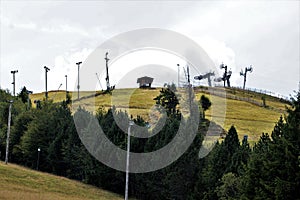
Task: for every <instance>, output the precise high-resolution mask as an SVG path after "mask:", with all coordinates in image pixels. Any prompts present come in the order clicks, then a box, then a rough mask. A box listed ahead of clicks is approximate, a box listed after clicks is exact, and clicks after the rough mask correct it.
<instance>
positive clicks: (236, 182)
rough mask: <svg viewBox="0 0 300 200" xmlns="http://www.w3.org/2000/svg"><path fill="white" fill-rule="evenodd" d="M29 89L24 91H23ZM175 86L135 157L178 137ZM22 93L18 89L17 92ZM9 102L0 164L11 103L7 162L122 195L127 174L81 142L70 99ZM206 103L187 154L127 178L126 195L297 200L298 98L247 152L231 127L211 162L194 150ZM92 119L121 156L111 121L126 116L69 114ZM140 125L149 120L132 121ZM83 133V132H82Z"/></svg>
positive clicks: (1, 106) (165, 94)
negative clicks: (158, 126) (157, 125)
mask: <svg viewBox="0 0 300 200" xmlns="http://www.w3.org/2000/svg"><path fill="white" fill-rule="evenodd" d="M25 89H26V88H25ZM175 90H176V88H172V86H167V87H164V88H162V89H161V92H160V94H159V96H158V97H156V98H155V100H156V103H157V104H159V105H161V106H163V107H165V108H166V110H167V115H168V117H167V119H166V120H167V121H166V123H165V126H164V127H163V129H162V130H161V131H160V133H159V134H156V135H155V136H153V137H150V138H135V137H132V138H131V150H132V151H133V152H151V151H153V150H157V149H160V148H162V147H163V146H165V145H166V144H168V143H169V142H170V141H171V140H172V139H173V138H174V136H175V135H176V133H177V131H178V129H179V125H180V122H181V118H182V114H181V113H180V111H179V110H177V105H178V99H177V97H176V96H175V95H174V91H175ZM22 91H23V90H22ZM22 91H21V92H20V94H19V95H18V97H15V98H14V97H12V96H11V95H10V94H9V92H8V91H4V90H0V113H1V116H0V152H1V155H0V158H1V160H4V157H5V145H6V132H7V118H8V105H9V103H8V102H7V100H10V99H12V98H13V99H14V103H13V109H12V116H13V118H12V126H11V140H10V146H9V149H10V154H9V161H10V162H13V163H16V164H19V165H23V166H26V167H29V168H32V169H36V168H37V164H38V163H37V156H38V151H37V149H38V148H40V149H41V151H40V159H39V170H41V171H44V172H49V173H53V174H56V175H60V176H65V177H68V178H71V179H75V180H79V181H82V182H84V183H87V184H91V185H94V186H97V187H100V188H103V189H107V190H110V191H113V192H116V193H119V194H123V193H124V185H125V173H123V172H120V171H117V170H114V169H111V168H109V167H107V166H106V165H104V164H102V163H100V162H99V161H97V160H96V159H95V158H94V157H93V156H91V155H90V154H89V152H88V151H87V150H86V148H85V146H84V145H83V144H82V142H81V140H80V138H79V136H78V133H77V131H76V128H75V124H74V120H73V115H72V113H71V111H70V105H69V103H70V101H67V102H66V101H63V102H60V103H54V102H52V101H41V102H40V105H39V106H38V107H37V108H32V107H31V105H30V106H29V104H28V101H27V99H28V96H26V93H25V92H24V91H23V92H22ZM210 105H211V103H210V102H209V100H208V98H207V97H205V96H202V97H201V99H199V107H200V109H201V110H202V111H203V112H200V115H201V116H200V118H201V123H200V124H201V126H199V128H198V131H197V134H196V137H195V139H194V141H193V143H192V144H191V145H190V147H189V148H188V150H187V151H186V152H185V153H184V154H183V155H182V156H181V157H180V158H179V159H178V160H176V161H175V162H173V163H172V164H171V165H169V166H167V167H165V168H163V169H160V170H157V171H154V172H149V173H140V174H138V173H137V174H130V179H129V193H130V196H131V197H135V198H137V199H151V200H152V199H170V200H171V199H172V200H173V199H176V200H177V199H178V200H181V199H182V200H185V199H190V200H192V199H300V193H299V188H300V93H298V94H297V95H296V97H295V98H294V99H292V105H293V106H292V108H290V109H287V113H288V114H287V116H285V117H281V118H280V119H279V120H278V122H277V123H276V125H275V126H274V129H273V131H272V133H271V134H268V133H262V135H261V137H260V139H259V141H258V142H257V143H256V144H255V145H254V146H253V147H250V146H249V143H248V141H247V138H244V139H243V140H242V141H239V138H238V134H237V131H236V129H235V128H234V126H232V127H231V128H230V129H229V130H228V133H227V135H226V137H225V139H224V140H222V141H220V142H217V144H216V145H215V146H214V148H213V150H212V151H211V152H210V153H209V154H208V156H206V157H204V158H202V159H200V158H199V149H200V148H201V145H202V141H203V139H204V136H205V134H206V131H207V128H208V126H209V124H210V123H213V122H210V121H209V120H206V119H205V114H204V113H205V112H204V111H205V110H207V109H209V107H210ZM80 113H84V114H86V115H90V116H95V117H96V119H97V120H98V122H99V124H100V126H101V127H102V129H103V131H104V133H105V134H106V136H107V137H108V138H109V139H110V141H112V142H113V143H114V144H115V145H117V146H119V147H120V148H122V149H124V150H126V144H127V143H126V142H127V141H126V135H125V134H124V132H123V131H122V130H121V129H120V128H119V127H118V125H117V124H116V122H115V121H114V115H115V116H120V117H124V115H125V116H126V117H128V116H127V114H126V113H124V112H121V111H117V110H116V109H115V108H111V109H109V110H105V109H103V108H102V107H100V108H99V109H98V110H97V112H96V113H95V114H92V113H89V112H88V111H86V110H84V108H79V109H78V110H77V111H76V112H75V113H73V114H74V115H77V114H80ZM133 120H134V122H135V123H136V124H138V125H141V126H146V125H147V122H146V121H144V120H143V119H142V118H141V117H139V116H138V117H137V118H134V119H133ZM85 131H88V130H82V132H81V134H84V133H85Z"/></svg>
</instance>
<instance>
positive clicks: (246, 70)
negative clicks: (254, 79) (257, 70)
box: [240, 65, 253, 90]
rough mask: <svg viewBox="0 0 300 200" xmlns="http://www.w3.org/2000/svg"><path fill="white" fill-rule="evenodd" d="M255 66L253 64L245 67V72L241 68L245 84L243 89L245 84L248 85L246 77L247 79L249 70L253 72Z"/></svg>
mask: <svg viewBox="0 0 300 200" xmlns="http://www.w3.org/2000/svg"><path fill="white" fill-rule="evenodd" d="M252 71H253V68H252V65H250V67H245V72H243V70H241V72H240V75H241V76H244V85H243V90H245V86H246V79H247V72H250V73H251V72H252Z"/></svg>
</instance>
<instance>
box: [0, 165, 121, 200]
mask: <svg viewBox="0 0 300 200" xmlns="http://www.w3.org/2000/svg"><path fill="white" fill-rule="evenodd" d="M0 199H8V200H9V199H23V200H35V199H39V200H40V199H44V200H48V199H49V200H53V199H55V200H66V199H74V200H81V199H82V200H86V199H87V200H90V199H100V200H121V199H123V198H122V197H120V196H119V195H117V194H114V193H111V192H107V191H104V190H101V189H98V188H95V187H92V186H89V185H86V184H82V183H80V182H77V181H72V180H69V179H67V178H63V177H58V176H54V175H50V174H47V173H41V172H37V171H34V170H29V169H27V168H24V167H20V166H17V165H14V164H8V165H5V164H4V163H3V162H0Z"/></svg>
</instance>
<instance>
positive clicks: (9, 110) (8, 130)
mask: <svg viewBox="0 0 300 200" xmlns="http://www.w3.org/2000/svg"><path fill="white" fill-rule="evenodd" d="M12 103H13V101H12V100H10V101H9V108H8V124H7V137H6V152H5V164H7V163H8V153H9V135H10V122H11V107H12Z"/></svg>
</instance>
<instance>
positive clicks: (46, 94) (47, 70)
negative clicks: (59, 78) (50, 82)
mask: <svg viewBox="0 0 300 200" xmlns="http://www.w3.org/2000/svg"><path fill="white" fill-rule="evenodd" d="M44 69H45V89H46V92H45V97H46V100H47V99H48V89H47V73H48V72H49V71H50V69H49V68H48V67H46V66H44Z"/></svg>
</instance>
